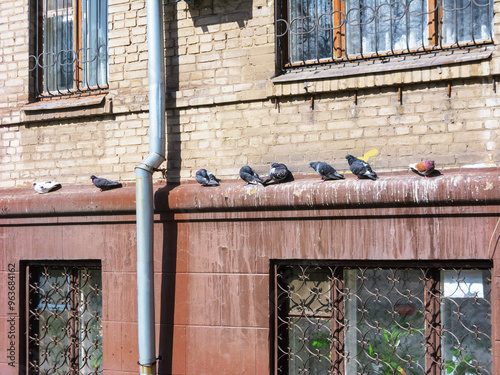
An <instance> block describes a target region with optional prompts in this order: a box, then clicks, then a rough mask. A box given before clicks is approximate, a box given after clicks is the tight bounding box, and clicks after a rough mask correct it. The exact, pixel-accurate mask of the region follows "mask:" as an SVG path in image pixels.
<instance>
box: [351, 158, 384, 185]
mask: <svg viewBox="0 0 500 375" xmlns="http://www.w3.org/2000/svg"><path fill="white" fill-rule="evenodd" d="M345 158H346V159H347V162H348V163H349V168H350V169H351V172H352V173H353V174H355V175H356V176H358V179H360V178H369V179H371V180H376V179H377V174H376V173H375V172H374V171H372V168H371V167H370V164H368V163H367V162H366V161H363V160H361V159H358V158H356V157H354V156H352V155H347V156H346V157H345Z"/></svg>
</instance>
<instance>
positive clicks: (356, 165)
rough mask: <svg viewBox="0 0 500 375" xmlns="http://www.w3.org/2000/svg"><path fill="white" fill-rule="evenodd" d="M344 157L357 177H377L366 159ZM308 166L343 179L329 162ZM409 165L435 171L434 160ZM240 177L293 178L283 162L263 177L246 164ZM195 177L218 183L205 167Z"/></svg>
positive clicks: (252, 181)
mask: <svg viewBox="0 0 500 375" xmlns="http://www.w3.org/2000/svg"><path fill="white" fill-rule="evenodd" d="M345 158H346V159H347V162H348V163H349V169H350V170H351V172H352V173H353V174H354V175H356V176H357V178H358V179H370V180H376V179H377V173H376V172H375V171H373V170H372V168H371V166H370V164H368V163H367V162H366V161H364V160H362V159H358V158H356V157H354V156H352V155H347V156H346V157H345ZM309 166H310V167H311V168H312V169H314V170H315V171H316V172H317V173H318V174H319V175H320V176H321V179H322V180H323V181H326V180H343V179H345V177H344V175H342V174H340V173H339V172H337V170H336V169H335V168H333V167H332V166H331V165H330V164H328V163H325V162H323V161H315V162H311V163H309ZM409 167H410V169H411V170H412V171H413V172H415V173H417V174H419V175H421V176H424V177H429V176H430V175H431V174H433V173H434V171H435V163H434V160H424V161H421V162H419V163H416V164H412V165H410V166H409ZM240 178H241V179H242V180H243V181H245V182H246V183H247V184H262V185H263V186H266V185H268V184H269V183H271V182H274V183H281V182H287V181H290V180H293V176H292V173H291V172H290V171H289V170H288V168H287V166H286V165H285V164H281V163H272V164H271V170H270V171H269V175H268V176H266V177H264V178H260V177H259V175H258V174H257V172H255V171H254V170H253V169H252V168H251V167H249V166H248V165H245V166H244V167H242V168H241V169H240ZM195 179H196V181H197V182H198V183H200V184H201V185H203V186H219V184H220V180H219V179H218V178H217V177H215V176H214V174H213V173H211V172H209V171H207V170H206V169H200V170H199V171H197V172H196V175H195Z"/></svg>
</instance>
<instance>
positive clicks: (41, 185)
mask: <svg viewBox="0 0 500 375" xmlns="http://www.w3.org/2000/svg"><path fill="white" fill-rule="evenodd" d="M90 179H91V180H92V183H93V184H94V186H95V187H97V188H99V190H100V191H104V190H111V189H116V188H121V187H122V184H121V182H115V181H111V180H108V179H106V178H99V177H96V176H94V175H92V176H90ZM60 188H61V184H60V183H58V182H54V181H45V182H33V189H35V191H36V192H37V193H38V194H45V193H48V192H51V191H56V190H59V189H60Z"/></svg>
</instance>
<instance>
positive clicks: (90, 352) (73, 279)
mask: <svg viewBox="0 0 500 375" xmlns="http://www.w3.org/2000/svg"><path fill="white" fill-rule="evenodd" d="M28 279H29V285H28V298H29V311H28V317H27V320H28V373H29V374H37V375H59V374H60V375H66V374H75V375H76V374H84V375H90V374H93V375H97V374H102V373H103V362H102V360H103V349H102V282H101V270H100V268H99V267H85V266H60V265H31V266H29V272H28Z"/></svg>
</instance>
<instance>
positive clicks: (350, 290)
mask: <svg viewBox="0 0 500 375" xmlns="http://www.w3.org/2000/svg"><path fill="white" fill-rule="evenodd" d="M485 266H486V267H485V268H474V269H469V268H464V267H460V266H458V267H457V268H441V267H435V266H432V267H428V266H425V267H413V266H412V267H394V268H390V267H388V268H379V267H370V266H367V267H358V266H334V265H305V264H302V265H301V264H276V265H275V267H274V272H275V285H274V290H275V293H274V298H275V307H274V311H272V313H273V315H274V322H275V325H274V345H275V352H274V368H275V370H276V373H277V374H289V375H292V374H293V375H295V374H297V375H298V374H306V373H307V374H317V375H320V374H343V375H356V374H364V375H385V374H406V375H410V374H411V375H417V374H431V373H432V374H454V375H458V374H461V375H463V374H490V375H491V374H492V352H491V347H492V329H491V299H490V291H491V289H490V288H491V274H490V270H489V268H488V267H489V266H488V265H485Z"/></svg>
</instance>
